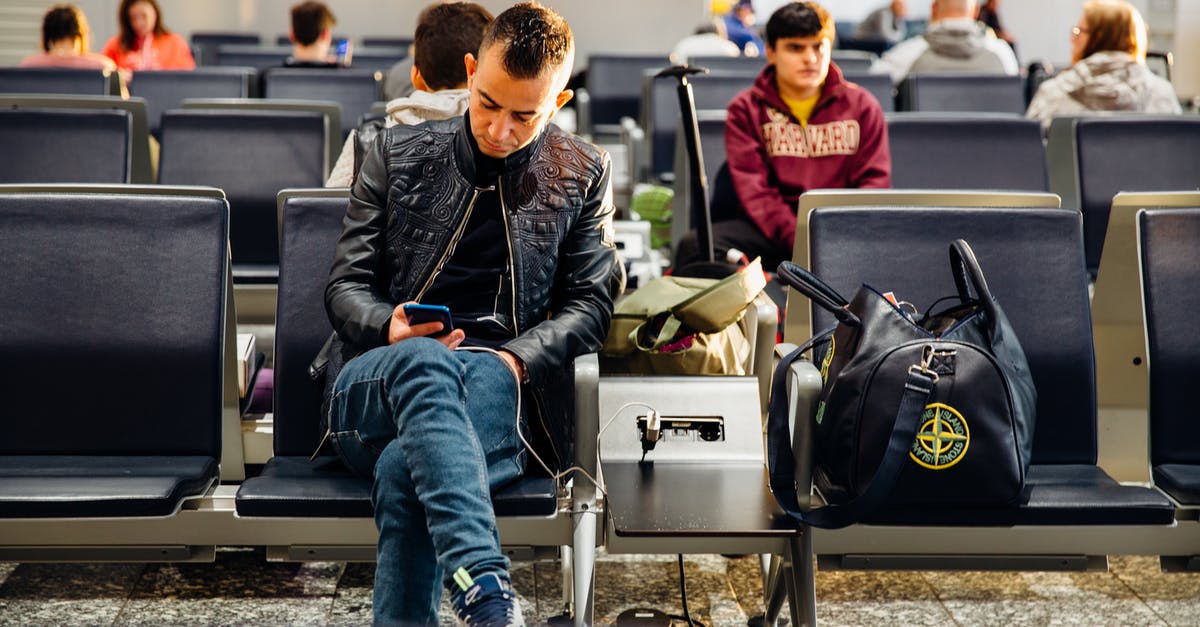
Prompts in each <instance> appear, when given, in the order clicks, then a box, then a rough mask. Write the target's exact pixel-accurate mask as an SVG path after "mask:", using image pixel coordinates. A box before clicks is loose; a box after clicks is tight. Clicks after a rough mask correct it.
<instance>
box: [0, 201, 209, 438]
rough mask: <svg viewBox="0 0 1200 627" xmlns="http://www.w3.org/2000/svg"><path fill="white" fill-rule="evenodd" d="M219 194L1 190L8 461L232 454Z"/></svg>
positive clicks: (0, 294) (1, 338)
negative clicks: (225, 420)
mask: <svg viewBox="0 0 1200 627" xmlns="http://www.w3.org/2000/svg"><path fill="white" fill-rule="evenodd" d="M228 216H229V212H228V206H227V205H226V203H225V199H224V197H223V196H222V194H221V192H220V190H216V189H204V190H200V189H190V190H174V189H171V188H167V187H129V186H72V187H67V186H48V185H47V186H27V185H25V186H22V185H12V186H0V263H3V265H4V266H5V270H4V276H3V278H2V279H0V318H2V319H3V320H4V324H0V354H2V355H4V359H3V360H0V377H2V380H3V381H4V387H5V389H6V390H11V391H12V393H10V394H6V396H7V398H6V399H5V401H4V403H5V407H4V411H3V412H0V429H3V432H4V437H2V438H0V454H3V455H36V454H60V455H61V454H68V453H70V454H81V455H88V454H93V455H95V454H102V455H208V456H212V457H219V456H220V439H221V432H220V424H221V398H222V397H221V394H222V361H223V356H224V343H223V340H224V336H223V330H224V327H223V324H222V321H223V318H224V315H225V286H226V282H225V281H226V272H227V271H228V266H227V257H228V248H227V245H228V244H227V236H228Z"/></svg>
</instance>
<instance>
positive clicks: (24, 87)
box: [0, 67, 121, 96]
mask: <svg viewBox="0 0 1200 627" xmlns="http://www.w3.org/2000/svg"><path fill="white" fill-rule="evenodd" d="M0 94H84V95H92V96H120V95H121V83H120V76H119V75H118V74H117V73H116V72H108V71H104V70H87V69H82V68H58V67H54V68H43V67H36V68H34V67H0Z"/></svg>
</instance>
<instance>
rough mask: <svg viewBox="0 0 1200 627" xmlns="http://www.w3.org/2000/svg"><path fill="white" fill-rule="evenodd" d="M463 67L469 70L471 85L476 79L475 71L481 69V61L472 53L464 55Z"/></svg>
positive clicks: (468, 75)
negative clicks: (473, 79) (472, 80)
mask: <svg viewBox="0 0 1200 627" xmlns="http://www.w3.org/2000/svg"><path fill="white" fill-rule="evenodd" d="M463 67H465V68H466V69H467V85H468V86H470V85H471V79H472V78H475V69H476V68H478V67H479V60H478V59H476V58H475V55H473V54H471V53H470V52H468V53H466V54H464V55H463Z"/></svg>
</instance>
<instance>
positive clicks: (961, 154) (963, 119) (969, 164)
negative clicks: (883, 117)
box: [887, 113, 1049, 192]
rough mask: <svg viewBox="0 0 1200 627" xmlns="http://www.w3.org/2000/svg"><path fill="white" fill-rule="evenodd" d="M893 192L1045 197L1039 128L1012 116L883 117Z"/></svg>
mask: <svg viewBox="0 0 1200 627" xmlns="http://www.w3.org/2000/svg"><path fill="white" fill-rule="evenodd" d="M887 125H888V145H889V147H890V149H891V154H892V187H894V188H897V189H994V190H1020V191H1039V192H1044V191H1047V190H1048V188H1049V181H1048V179H1047V174H1046V150H1045V148H1044V147H1043V146H1042V126H1041V123H1040V122H1038V121H1037V120H1030V119H1026V118H1022V117H1017V116H1007V115H986V114H961V115H956V114H951V113H935V114H926V113H893V114H890V115H888V118H887Z"/></svg>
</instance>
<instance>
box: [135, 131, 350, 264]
mask: <svg viewBox="0 0 1200 627" xmlns="http://www.w3.org/2000/svg"><path fill="white" fill-rule="evenodd" d="M327 133H328V128H327V125H326V119H325V117H324V116H322V115H321V114H320V113H311V112H291V111H233V110H215V109H214V110H206V109H181V110H174V111H167V112H166V113H165V114H163V121H162V158H161V162H160V165H159V182H160V183H164V184H172V185H211V186H213V187H220V188H221V189H223V190H225V194H226V195H227V196H228V197H229V205H230V210H231V213H232V216H231V224H232V230H231V234H230V239H231V244H232V246H233V263H234V280H235V281H236V282H239V283H274V282H275V280H276V276H277V275H278V267H279V243H278V242H279V240H278V235H277V231H278V227H277V209H276V200H275V197H276V194H278V192H279V190H281V189H284V188H288V187H301V186H302V187H316V186H320V185H321V184H323V183H324V181H325V175H326V168H327V165H326V162H327V160H328V157H327V152H326V141H327ZM327 270H328V268H326V271H327Z"/></svg>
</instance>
